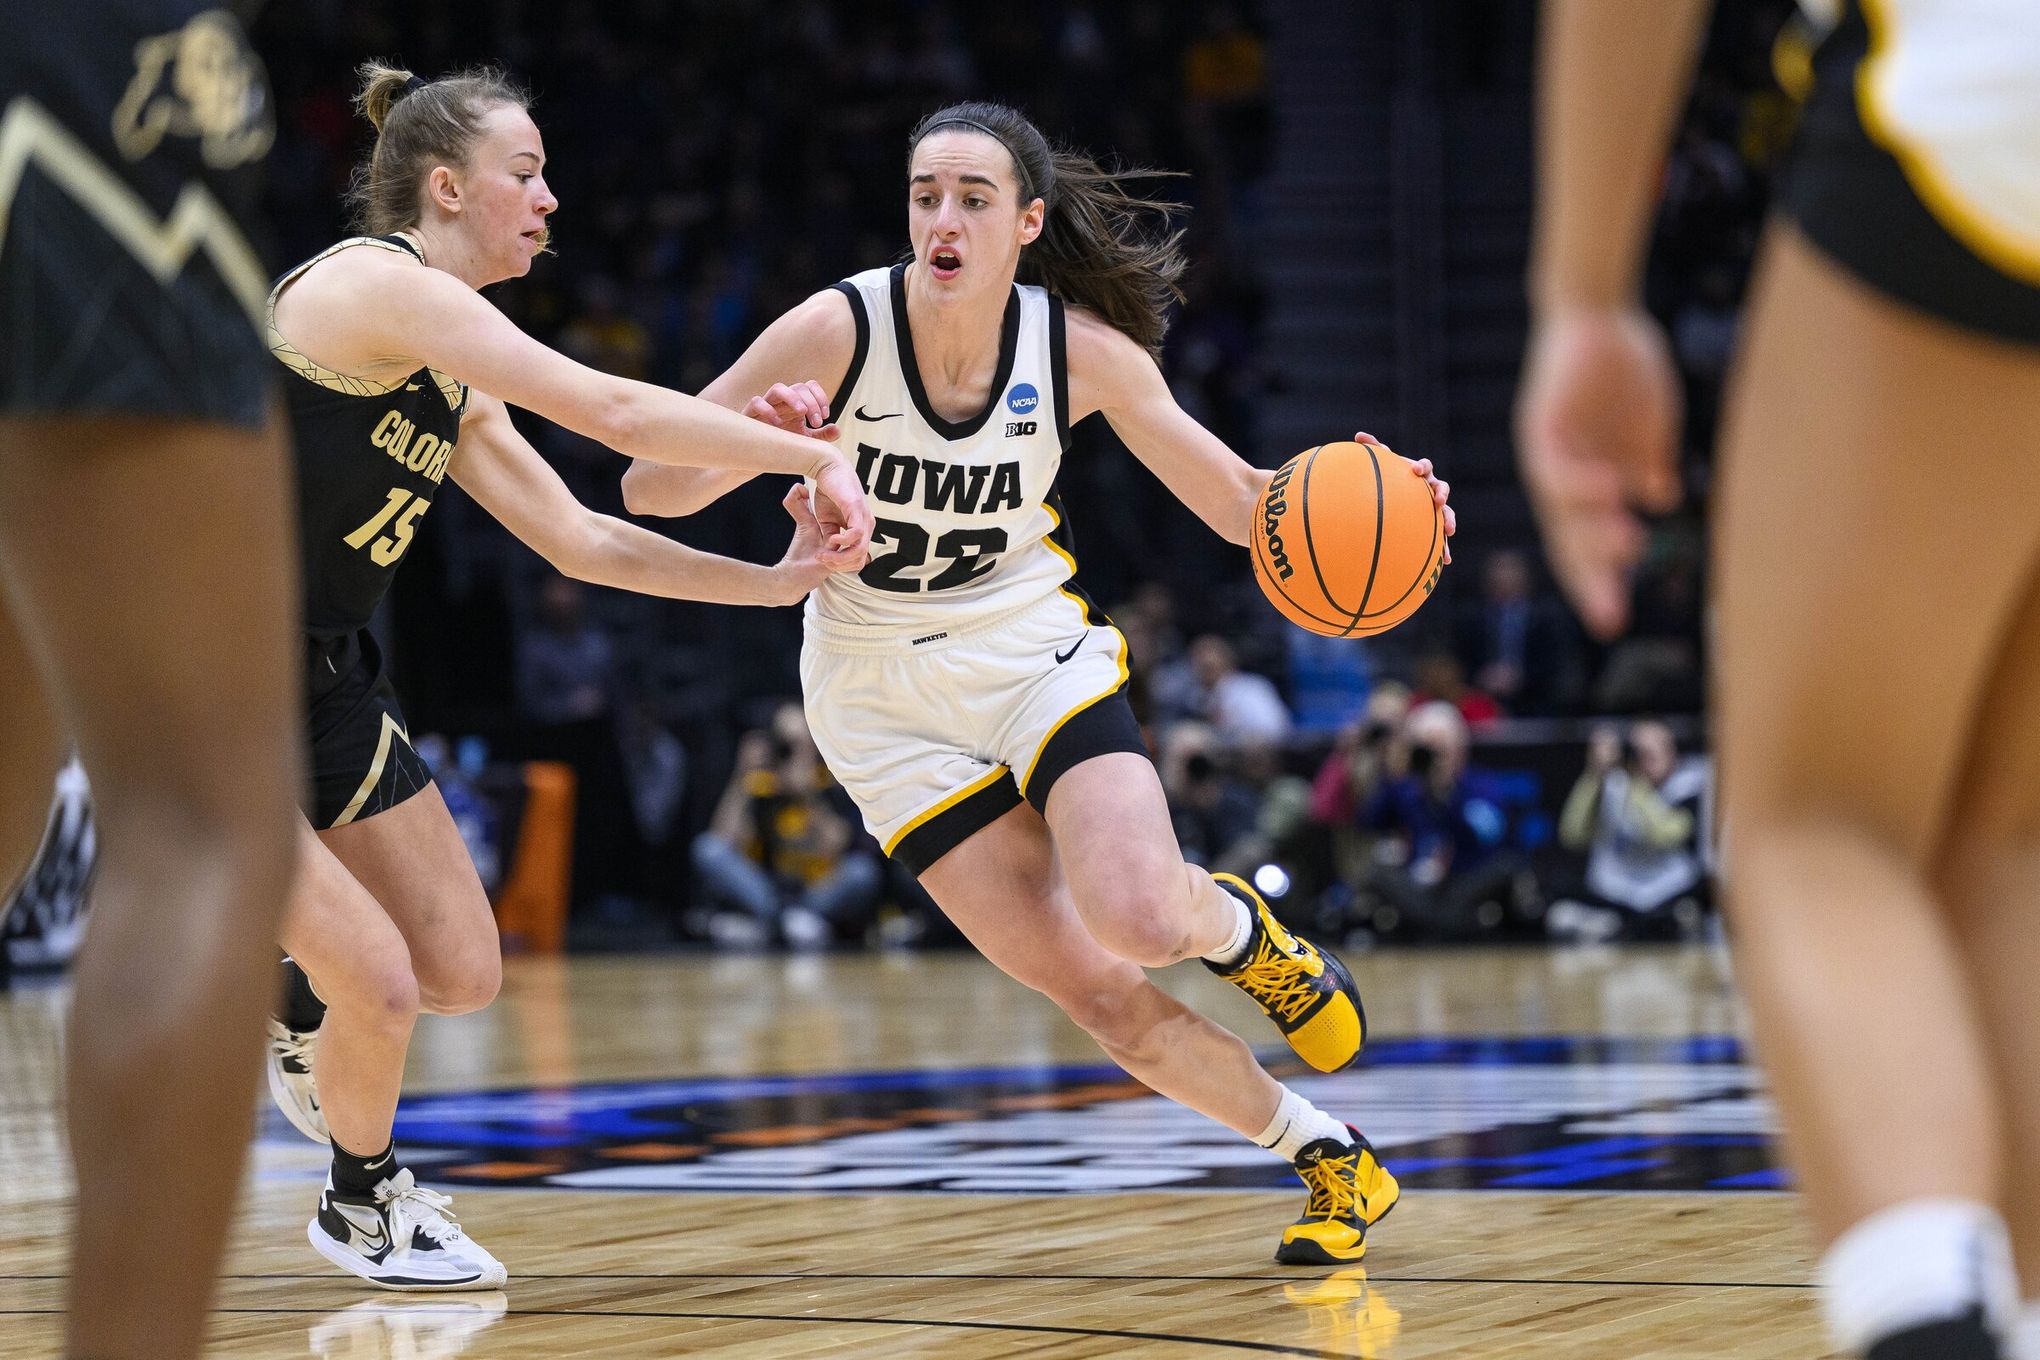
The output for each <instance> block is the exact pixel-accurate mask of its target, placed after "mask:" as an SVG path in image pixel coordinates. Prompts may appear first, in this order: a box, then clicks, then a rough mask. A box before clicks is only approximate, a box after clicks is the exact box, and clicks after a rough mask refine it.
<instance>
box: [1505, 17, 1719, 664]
mask: <svg viewBox="0 0 2040 1360" xmlns="http://www.w3.org/2000/svg"><path fill="white" fill-rule="evenodd" d="M1709 8H1710V5H1709V3H1708V0H1660V2H1659V3H1652V4H1647V5H1639V4H1635V3H1633V0H1550V2H1549V3H1547V4H1546V5H1545V8H1544V16H1543V50H1542V53H1541V55H1540V70H1539V74H1538V212H1537V235H1536V242H1535V246H1534V248H1533V252H1532V261H1531V269H1530V300H1531V307H1532V312H1533V326H1532V330H1531V340H1530V351H1529V356H1528V358H1527V360H1526V362H1525V365H1524V377H1523V386H1522V390H1521V395H1520V396H1519V398H1518V401H1517V408H1516V449H1517V458H1518V460H1519V463H1520V466H1521V468H1522V473H1523V483H1524V487H1525V489H1526V490H1527V491H1528V492H1529V493H1530V500H1531V503H1532V504H1533V505H1534V506H1535V507H1536V510H1537V518H1538V521H1539V525H1540V527H1541V528H1542V529H1543V533H1544V544H1545V554H1546V557H1547V558H1548V560H1549V561H1550V562H1551V565H1552V570H1553V571H1554V573H1555V574H1556V575H1557V577H1558V580H1559V584H1560V585H1561V586H1563V587H1564V588H1565V591H1566V593H1567V594H1568V595H1569V596H1570V597H1571V598H1572V601H1573V605H1574V607H1575V608H1577V609H1578V610H1579V611H1580V617H1581V619H1582V620H1583V621H1584V622H1585V623H1586V625H1587V627H1588V628H1589V629H1591V630H1592V631H1593V632H1595V633H1596V634H1599V635H1600V636H1603V637H1607V636H1610V635H1612V634H1614V633H1616V632H1619V631H1620V630H1621V629H1622V627H1623V626H1624V625H1625V624H1626V623H1627V619H1628V612H1629V599H1628V595H1629V592H1628V579H1627V578H1628V573H1629V570H1630V569H1631V567H1633V566H1634V565H1635V562H1636V559H1637V557H1638V555H1639V554H1640V553H1641V552H1642V548H1643V529H1642V525H1641V524H1640V523H1639V522H1638V520H1637V517H1636V514H1635V510H1634V507H1638V506H1641V507H1644V508H1647V509H1669V508H1670V507H1671V506H1672V505H1673V504H1675V503H1676V502H1677V499H1678V485H1677V472H1676V460H1675V456H1674V453H1675V449H1676V445H1677V440H1678V430H1679V415H1680V412H1679V388H1678V383H1677V380H1676V375H1675V373H1674V372H1673V368H1672V361H1671V353H1670V350H1669V349H1668V348H1667V346H1666V344H1665V338H1664V335H1663V333H1662V332H1661V331H1660V330H1659V329H1658V327H1657V325H1656V324H1655V323H1654V322H1653V321H1652V320H1651V319H1650V317H1649V316H1648V315H1647V314H1646V313H1645V312H1644V311H1643V309H1642V307H1641V305H1640V304H1639V303H1638V301H1637V279H1638V276H1639V274H1640V273H1641V271H1642V264H1643V256H1644V249H1645V245H1646V237H1647V233H1648V229H1649V225H1650V221H1651V214H1652V210H1653V208H1654V206H1655V200H1656V190H1657V183H1658V177H1659V174H1660V171H1661V169H1662V165H1663V158H1664V151H1665V145H1666V143H1667V141H1668V140H1669V138H1670V135H1671V128H1672V124H1673V121H1674V119H1675V118H1676V117H1677V115H1678V110H1679V104H1680V100H1681V97H1682V96H1683V94H1684V92H1685V89H1686V86H1687V83H1688V81H1689V79H1690V77H1691V73H1692V68H1693V63H1694V60H1695V57H1696V54H1697V53H1698V50H1699V45H1700V38H1701V33H1702V30H1703V28H1704V20H1705V19H1706V16H1707V12H1708V9H1709Z"/></svg>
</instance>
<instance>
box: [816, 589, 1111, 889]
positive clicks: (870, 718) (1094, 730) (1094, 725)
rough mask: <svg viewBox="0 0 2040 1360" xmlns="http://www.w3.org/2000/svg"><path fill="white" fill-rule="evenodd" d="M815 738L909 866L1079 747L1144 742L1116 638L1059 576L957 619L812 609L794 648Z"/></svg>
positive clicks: (1040, 800)
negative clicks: (990, 610) (1008, 605)
mask: <svg viewBox="0 0 2040 1360" xmlns="http://www.w3.org/2000/svg"><path fill="white" fill-rule="evenodd" d="M800 680H801V690H802V692H803V694H804V695H805V696H806V700H807V717H808V726H809V727H810V728H812V729H813V731H814V736H815V745H816V746H818V747H819V748H820V749H821V753H822V757H823V759H825V760H827V761H828V762H829V770H830V772H831V773H832V774H834V775H835V777H836V781H837V782H838V783H839V784H841V785H842V786H843V787H844V788H845V789H846V790H848V791H849V794H850V796H851V797H852V798H853V799H855V800H856V802H857V807H858V809H859V811H861V812H862V813H863V814H864V825H865V827H866V828H867V829H869V830H870V832H871V834H872V835H873V836H875V837H877V838H878V842H879V844H880V845H883V846H884V847H885V852H886V854H888V855H891V856H892V857H893V858H895V859H897V860H899V861H900V862H901V863H903V864H905V865H906V866H907V868H908V869H910V870H912V871H913V872H914V873H916V874H919V873H921V872H922V871H924V870H925V869H927V868H928V866H929V865H931V864H933V863H934V862H935V861H936V860H938V859H940V858H941V857H942V856H943V855H945V854H947V853H949V851H951V850H953V849H955V848H956V847H957V846H958V845H961V844H962V843H963V842H964V840H965V839H966V838H968V837H969V836H971V835H972V834H973V833H975V832H977V831H980V830H982V829H983V828H984V827H986V826H989V825H990V824H991V823H992V822H993V821H994V820H995V819H997V818H999V817H1001V816H1003V815H1004V814H1005V813H1007V812H1008V811H1010V810H1012V809H1013V808H1015V807H1018V806H1019V805H1020V802H1021V800H1022V798H1023V797H1024V798H1025V799H1026V801H1028V802H1030V803H1032V804H1034V806H1035V808H1036V809H1037V810H1040V809H1045V808H1046V807H1047V806H1048V793H1049V790H1050V789H1051V788H1052V787H1054V785H1055V781H1056V780H1057V779H1058V778H1060V777H1061V776H1062V774H1063V773H1064V772H1065V771H1067V770H1069V769H1070V768H1071V767H1073V766H1075V765H1076V764H1078V763H1079V762H1081V761H1085V760H1089V759H1090V758H1091V757H1093V756H1098V755H1104V754H1107V753H1108V752H1113V751H1132V752H1137V753H1139V754H1141V755H1146V754H1147V746H1146V744H1145V742H1143V740H1142V739H1141V734H1140V724H1139V723H1137V722H1136V721H1134V717H1133V710H1132V709H1131V708H1130V707H1128V705H1127V702H1126V638H1125V635H1123V634H1122V633H1121V632H1120V631H1119V630H1118V629H1117V628H1114V627H1113V626H1112V623H1111V621H1110V620H1109V619H1107V618H1106V617H1105V615H1104V614H1103V613H1101V612H1099V611H1098V610H1097V609H1096V608H1095V607H1094V606H1092V605H1091V604H1090V602H1089V601H1088V600H1085V599H1084V598H1083V597H1082V596H1080V595H1079V594H1077V593H1076V592H1075V591H1074V590H1073V589H1071V588H1068V587H1065V588H1063V589H1060V590H1057V591H1055V592H1053V593H1051V594H1049V595H1045V596H1043V597H1042V598H1041V599H1039V600H1036V601H1035V602H1033V603H1032V604H1027V605H1023V606H1021V607H1020V608H1018V609H1015V610H1010V611H1007V612H1005V613H1002V614H993V615H990V616H988V617H985V618H981V619H967V620H964V621H962V622H961V623H960V625H958V626H956V627H953V628H944V627H942V626H941V625H940V624H939V623H937V622H933V621H931V622H930V624H929V625H928V626H927V628H926V629H924V630H921V631H902V630H899V629H892V628H887V629H875V628H865V627H858V626H856V625H852V624H843V623H837V622H834V621H832V620H829V619H823V618H816V617H814V616H812V615H810V616H809V618H808V620H807V638H806V642H805V644H804V645H803V646H802V647H801V653H800Z"/></svg>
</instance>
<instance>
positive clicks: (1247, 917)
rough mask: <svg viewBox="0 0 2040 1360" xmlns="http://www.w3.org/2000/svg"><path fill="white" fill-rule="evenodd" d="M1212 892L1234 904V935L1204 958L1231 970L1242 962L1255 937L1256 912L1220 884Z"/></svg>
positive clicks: (1213, 885) (1212, 886)
mask: <svg viewBox="0 0 2040 1360" xmlns="http://www.w3.org/2000/svg"><path fill="white" fill-rule="evenodd" d="M1211 890H1212V891H1213V892H1215V893H1217V894H1218V895H1219V896H1220V897H1223V898H1224V899H1225V900H1226V901H1227V902H1229V903H1231V904H1232V909H1233V929H1232V934H1230V935H1228V936H1226V940H1225V943H1224V944H1222V945H1220V946H1219V947H1218V948H1216V949H1214V950H1212V951H1211V952H1210V953H1209V954H1206V955H1205V956H1204V957H1205V958H1207V959H1209V960H1211V961H1212V962H1213V963H1215V964H1217V965H1218V966H1219V967H1221V968H1230V967H1232V966H1233V965H1234V964H1236V963H1238V962H1239V961H1240V955H1242V954H1244V953H1246V952H1247V941H1248V940H1250V939H1252V938H1253V937H1254V912H1253V908H1251V907H1249V906H1248V905H1247V904H1246V903H1244V902H1242V901H1240V899H1239V898H1237V897H1234V896H1233V895H1232V894H1231V893H1229V892H1227V891H1226V890H1225V889H1224V888H1221V887H1219V886H1218V884H1216V883H1213V884H1212V885H1211Z"/></svg>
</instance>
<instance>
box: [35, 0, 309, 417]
mask: <svg viewBox="0 0 2040 1360" xmlns="http://www.w3.org/2000/svg"><path fill="white" fill-rule="evenodd" d="M0 32H5V33H6V35H7V38H6V41H5V42H4V43H0V315H4V316H5V317H6V318H7V320H6V322H5V323H4V324H0V411H4V412H7V413H11V414H30V413H33V414H82V413H94V414H102V415H103V414H123V415H132V416H144V417H171V418H186V419H197V420H208V421H225V422H228V423H231V424H235V425H241V426H259V425H261V424H262V423H263V421H264V420H266V419H267V417H268V406H269V402H270V399H271V394H272V388H273V384H272V382H271V378H272V377H273V376H274V369H273V368H272V367H271V366H270V364H269V362H268V361H267V360H266V359H264V358H263V356H262V342H261V336H260V333H259V330H258V327H259V326H260V324H261V322H260V317H261V310H262V290H263V287H264V284H265V277H266V273H267V271H266V270H265V269H264V268H263V266H262V264H261V263H260V261H259V259H258V257H257V254H256V252H255V250H254V249H253V248H252V247H251V246H250V244H249V241H248V230H247V229H248V227H249V223H250V217H251V209H252V207H253V204H254V200H255V196H256V190H257V187H258V186H257V183H256V180H257V175H258V172H259V168H260V162H261V160H262V157H263V155H264V153H265V152H267V151H268V149H269V144H270V142H271V140H272V139H273V136H274V132H275V119H274V109H273V108H272V106H271V104H270V100H269V86H268V82H267V79H266V78H265V77H264V75H263V73H262V63H261V62H260V61H258V60H257V59H256V57H255V54H254V52H253V51H251V50H250V48H249V46H248V42H247V39H246V37H245V36H244V35H243V34H242V32H241V27H240V25H239V24H238V23H237V22H236V21H235V19H234V18H233V16H232V15H231V14H229V13H228V12H227V11H226V10H224V9H222V8H219V6H218V4H217V3H216V2H215V3H211V4H208V3H206V0H100V3H97V4H91V5H84V4H56V5H52V4H45V3H32V2H31V0H0Z"/></svg>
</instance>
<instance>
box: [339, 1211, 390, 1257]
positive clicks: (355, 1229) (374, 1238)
mask: <svg viewBox="0 0 2040 1360" xmlns="http://www.w3.org/2000/svg"><path fill="white" fill-rule="evenodd" d="M326 1203H328V1204H330V1205H332V1206H333V1208H334V1209H335V1210H336V1211H338V1213H339V1215H340V1217H341V1218H342V1219H344V1220H346V1222H347V1226H348V1228H349V1229H350V1230H351V1231H350V1232H349V1234H348V1235H349V1236H351V1237H352V1238H353V1239H354V1241H352V1242H351V1243H349V1244H348V1245H350V1246H352V1247H353V1248H354V1249H355V1250H356V1251H358V1252H360V1253H361V1254H362V1255H363V1256H370V1257H373V1256H379V1255H381V1254H382V1253H383V1252H385V1251H388V1250H389V1246H390V1235H389V1233H388V1231H387V1230H385V1229H384V1227H383V1221H382V1215H381V1214H379V1213H377V1212H376V1211H375V1210H374V1209H369V1208H364V1207H363V1206H361V1205H359V1204H345V1203H342V1202H340V1201H338V1200H330V1199H329V1200H327V1201H326Z"/></svg>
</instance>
